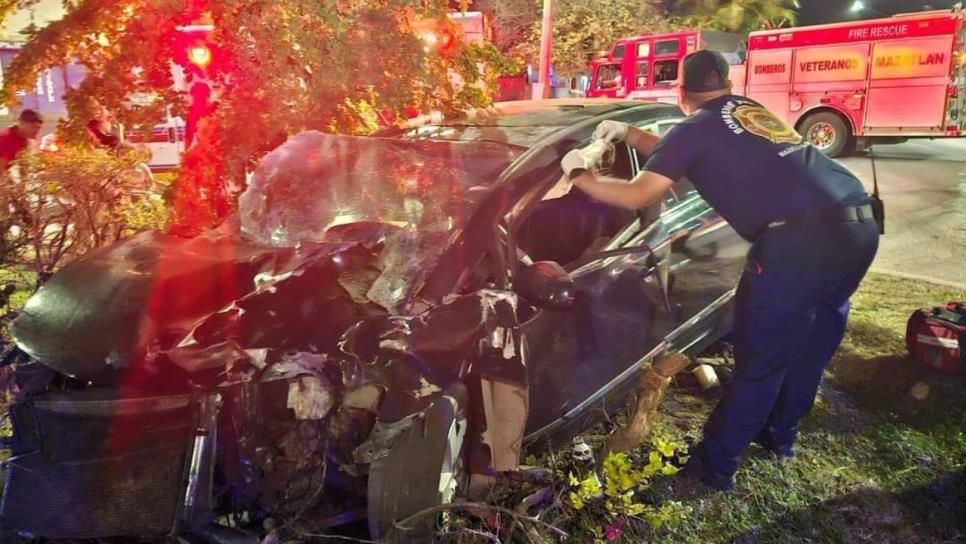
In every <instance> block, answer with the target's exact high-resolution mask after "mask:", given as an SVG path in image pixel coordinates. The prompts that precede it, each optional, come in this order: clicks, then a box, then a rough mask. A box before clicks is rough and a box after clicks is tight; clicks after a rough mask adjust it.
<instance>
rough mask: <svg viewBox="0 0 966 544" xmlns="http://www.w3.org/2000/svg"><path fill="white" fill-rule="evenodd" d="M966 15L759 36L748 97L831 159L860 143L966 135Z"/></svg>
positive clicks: (751, 54) (751, 51)
mask: <svg viewBox="0 0 966 544" xmlns="http://www.w3.org/2000/svg"><path fill="white" fill-rule="evenodd" d="M964 44H966V25H964V20H963V12H962V11H959V10H955V11H942V12H928V13H921V14H910V15H899V16H895V17H890V18H887V19H876V20H870V21H859V22H852V23H839V24H831V25H821V26H813V27H803V28H788V29H780V30H770V31H762V32H753V33H752V34H751V35H750V36H749V37H748V60H747V64H746V66H747V70H746V73H747V76H746V78H747V80H746V82H745V86H744V94H745V95H746V96H748V97H749V98H752V99H754V100H757V101H758V102H761V103H762V104H763V105H764V106H765V107H767V108H768V109H769V110H771V111H772V112H774V113H775V114H776V115H779V116H783V117H784V118H785V120H786V121H787V122H788V124H790V125H791V126H793V127H796V128H797V129H798V131H799V133H801V134H802V135H803V136H805V137H806V138H807V139H808V140H809V141H810V142H812V143H813V144H815V145H816V146H818V147H819V148H821V149H823V150H824V151H827V152H828V153H830V154H832V155H837V154H840V153H842V152H846V151H847V150H848V148H849V147H850V146H851V145H853V144H854V143H855V141H856V138H857V137H864V138H871V137H888V138H893V139H895V138H907V137H916V136H925V137H941V136H963V135H966V111H964V107H963V106H964V101H966V73H964V64H966V57H964Z"/></svg>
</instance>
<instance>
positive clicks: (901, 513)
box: [624, 274, 966, 544]
mask: <svg viewBox="0 0 966 544" xmlns="http://www.w3.org/2000/svg"><path fill="white" fill-rule="evenodd" d="M962 296H963V293H957V292H955V290H954V289H952V288H948V287H941V286H935V285H931V284H927V283H922V282H915V281H909V280H905V279H896V278H893V277H891V276H886V275H881V274H871V275H870V276H869V277H868V278H867V279H866V281H865V282H864V284H863V285H862V287H861V289H860V291H859V292H858V293H857V294H856V296H855V297H854V298H853V313H852V317H851V320H850V323H849V330H848V333H847V336H846V339H845V341H844V342H843V344H842V347H841V349H840V350H839V353H838V354H837V356H836V358H835V360H834V361H833V363H832V365H831V366H830V369H829V371H828V372H827V374H826V382H825V385H824V386H823V392H822V394H821V397H820V399H819V400H818V402H817V403H816V406H815V408H814V409H813V411H812V413H811V414H810V415H809V416H808V417H807V418H806V420H805V421H804V423H803V431H802V433H801V435H800V438H799V442H798V445H797V449H798V452H799V455H798V457H796V458H795V459H793V460H791V461H789V462H786V463H784V464H783V463H779V462H778V461H775V460H771V459H767V458H765V457H763V456H755V455H754V454H753V452H752V455H750V456H749V458H747V459H746V460H745V462H744V464H743V466H742V468H741V470H740V471H739V473H738V475H737V486H736V489H735V491H734V492H732V493H730V494H716V495H711V496H709V497H705V498H703V499H694V500H691V501H687V502H686V504H687V505H689V506H691V508H692V514H691V515H690V516H689V519H688V520H687V522H685V523H684V524H682V525H680V526H679V527H677V528H675V529H663V530H660V531H657V532H655V531H652V530H651V529H649V528H647V527H646V526H643V524H636V523H632V524H631V525H630V526H629V527H628V528H627V529H625V532H624V541H626V542H636V541H660V542H681V543H699V542H700V543H705V542H722V543H723V542H743V543H744V542H747V543H759V542H760V543H771V542H776V543H778V542H780V543H786V542H788V543H795V542H801V543H806V542H810V543H814V542H821V543H826V542H828V543H848V544H854V543H857V542H870V543H873V542H874V543H889V542H895V543H917V542H922V543H925V542H930V543H931V542H963V541H964V539H966V431H964V430H966V376H946V375H942V374H938V373H934V372H931V371H927V370H922V369H919V368H917V367H915V366H914V365H913V364H912V362H911V361H910V360H909V359H908V357H907V355H906V347H905V343H904V332H905V324H906V319H908V317H909V314H911V312H912V311H913V310H914V309H915V308H919V307H930V306H934V305H936V304H939V303H944V302H945V301H947V300H954V299H956V298H960V299H961V298H962ZM916 384H925V385H926V386H927V387H928V392H929V394H928V396H927V397H926V398H925V399H923V400H916V399H915V398H913V397H912V396H911V395H910V394H909V390H910V388H911V387H912V386H913V385H916ZM919 388H920V389H922V386H921V385H920V386H919ZM713 402H714V401H713V399H710V398H706V397H703V396H696V395H695V394H694V393H693V390H691V389H686V388H681V387H675V388H673V389H672V390H671V391H670V392H669V394H668V397H667V399H666V401H665V404H664V405H663V406H662V411H663V413H664V414H666V417H664V418H663V420H662V422H661V425H660V426H659V427H658V428H657V429H656V430H655V434H656V435H658V436H663V437H667V438H675V439H680V438H683V437H685V436H692V437H693V436H697V435H698V434H699V433H700V424H701V423H702V422H703V417H700V416H703V415H704V414H706V413H707V412H708V411H709V410H710V409H711V407H712V405H713Z"/></svg>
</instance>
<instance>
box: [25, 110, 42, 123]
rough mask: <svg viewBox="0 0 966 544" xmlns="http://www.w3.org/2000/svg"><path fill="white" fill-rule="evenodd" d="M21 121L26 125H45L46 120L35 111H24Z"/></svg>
mask: <svg viewBox="0 0 966 544" xmlns="http://www.w3.org/2000/svg"><path fill="white" fill-rule="evenodd" d="M20 120H21V121H22V122H24V123H43V122H44V118H43V117H41V116H40V114H39V113H37V112H35V111H34V110H23V111H22V112H20Z"/></svg>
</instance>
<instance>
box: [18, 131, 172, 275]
mask: <svg viewBox="0 0 966 544" xmlns="http://www.w3.org/2000/svg"><path fill="white" fill-rule="evenodd" d="M145 158H146V157H145V156H144V154H143V153H142V152H139V151H129V152H125V153H121V154H116V153H114V152H112V151H108V150H104V149H91V148H89V147H83V146H67V147H64V148H63V149H62V150H61V151H59V152H57V153H47V152H28V153H24V154H22V155H21V156H20V157H18V158H17V160H15V161H14V163H13V167H12V168H11V170H10V171H9V172H7V173H5V174H3V176H2V177H0V210H2V212H3V213H2V216H0V217H2V219H0V235H2V239H0V277H3V278H5V279H6V280H14V281H18V283H21V284H27V285H30V287H31V288H34V289H35V288H37V287H39V286H40V285H41V284H42V283H43V282H44V281H45V280H46V279H47V278H48V277H50V275H51V274H52V273H53V272H54V271H55V270H57V269H58V268H60V267H61V266H63V265H64V264H66V263H67V262H68V261H69V260H71V259H73V258H75V257H78V256H80V255H82V254H84V253H86V252H88V251H90V250H92V249H94V248H96V247H99V246H101V245H104V244H107V243H110V242H114V241H117V240H119V239H121V238H124V237H125V236H129V235H131V234H133V233H134V232H136V231H138V230H141V229H146V228H164V225H165V221H166V217H167V211H166V206H165V202H164V200H163V199H162V198H161V196H160V194H159V192H158V190H157V189H156V188H155V186H154V182H153V181H151V180H150V177H149V176H148V175H147V174H146V172H145V171H144V169H143V167H142V164H143V162H144V160H145Z"/></svg>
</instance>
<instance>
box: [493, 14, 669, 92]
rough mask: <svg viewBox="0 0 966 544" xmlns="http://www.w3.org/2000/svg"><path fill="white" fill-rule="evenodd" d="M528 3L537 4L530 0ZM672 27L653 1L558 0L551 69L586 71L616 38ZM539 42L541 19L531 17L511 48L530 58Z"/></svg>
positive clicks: (560, 73) (536, 50)
mask: <svg viewBox="0 0 966 544" xmlns="http://www.w3.org/2000/svg"><path fill="white" fill-rule="evenodd" d="M498 3H502V2H498ZM507 3H508V4H516V3H517V2H515V1H510V2H507ZM530 3H531V4H534V5H536V2H533V1H532V0H531V1H530ZM504 9H509V7H505V8H504ZM521 12H522V11H521ZM537 13H538V14H539V11H538V12H537ZM674 28H678V26H677V25H676V24H675V23H674V22H673V21H669V20H668V19H667V17H666V16H665V14H664V12H663V11H662V10H661V9H660V8H659V7H657V6H656V3H655V2H653V1H646V0H597V1H594V2H588V1H586V0H558V1H557V2H556V10H555V13H554V26H553V67H554V70H555V71H556V73H557V74H558V75H563V76H570V75H574V74H577V73H580V72H585V71H586V70H587V66H588V62H589V61H590V60H591V59H592V58H593V56H594V55H595V54H596V53H597V52H599V51H603V50H607V49H609V48H610V46H611V45H613V43H614V41H615V40H617V39H618V38H625V37H628V36H634V35H639V34H648V33H653V32H665V31H669V30H673V29H674ZM498 29H499V27H498ZM539 42H540V22H539V21H538V20H537V19H534V20H533V21H532V22H531V23H530V31H529V33H528V35H527V38H526V40H525V41H524V42H523V44H521V46H519V47H518V48H516V49H515V50H514V51H515V52H516V53H517V54H519V55H521V56H524V57H526V58H528V59H530V60H533V59H535V58H536V56H537V53H538V51H539V47H540V44H539Z"/></svg>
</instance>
